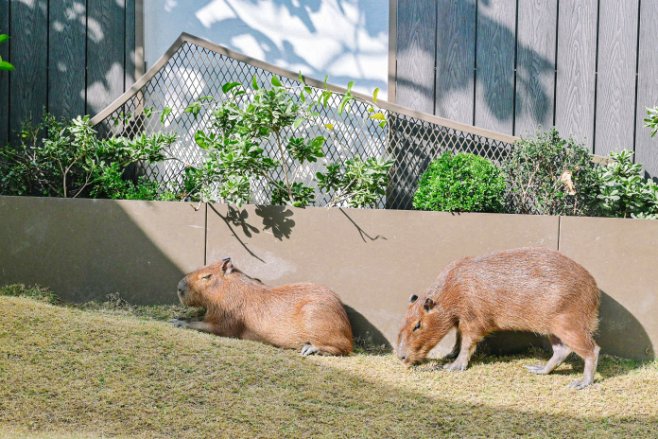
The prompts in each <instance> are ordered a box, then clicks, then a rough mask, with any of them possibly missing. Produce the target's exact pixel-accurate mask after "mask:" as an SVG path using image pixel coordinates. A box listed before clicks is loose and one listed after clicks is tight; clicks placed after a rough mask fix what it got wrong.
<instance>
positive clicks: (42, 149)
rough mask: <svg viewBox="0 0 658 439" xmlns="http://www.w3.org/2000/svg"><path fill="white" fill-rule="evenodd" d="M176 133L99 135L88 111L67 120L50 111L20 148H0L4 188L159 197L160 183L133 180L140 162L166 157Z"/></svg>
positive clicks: (0, 189)
mask: <svg viewBox="0 0 658 439" xmlns="http://www.w3.org/2000/svg"><path fill="white" fill-rule="evenodd" d="M174 140H175V137H174V136H169V135H163V134H156V135H153V136H146V135H141V136H138V137H135V138H134V139H128V138H125V137H111V138H109V139H99V138H98V136H97V135H96V131H95V130H94V128H93V127H92V125H91V122H90V120H89V117H88V116H84V117H77V118H75V119H73V120H72V121H70V122H66V123H62V122H59V121H57V120H56V119H55V118H54V117H52V116H50V115H46V116H45V117H44V120H43V122H42V123H41V124H40V125H39V126H37V127H29V126H28V127H25V128H24V129H23V130H22V132H21V136H20V142H19V144H18V145H16V146H15V147H11V146H7V147H4V148H1V149H0V193H2V194H6V195H37V196H57V197H64V198H67V197H70V198H76V197H87V196H93V197H107V198H132V199H154V198H156V197H158V191H159V188H158V187H156V185H155V184H154V183H149V182H146V181H145V180H139V181H137V182H136V183H134V182H132V181H129V180H127V179H126V178H125V177H126V174H127V172H128V170H129V169H130V168H132V167H134V166H136V165H137V164H138V163H140V162H146V163H154V162H158V161H161V160H164V159H165V158H166V155H165V148H166V147H168V146H169V145H170V144H171V143H172V142H173V141H174Z"/></svg>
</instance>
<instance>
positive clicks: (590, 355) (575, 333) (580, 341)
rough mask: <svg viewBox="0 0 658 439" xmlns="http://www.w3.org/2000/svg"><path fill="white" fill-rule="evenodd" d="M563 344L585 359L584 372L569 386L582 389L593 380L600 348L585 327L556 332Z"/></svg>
mask: <svg viewBox="0 0 658 439" xmlns="http://www.w3.org/2000/svg"><path fill="white" fill-rule="evenodd" d="M558 335H559V337H560V338H561V339H562V341H563V342H564V344H565V345H567V346H568V347H570V348H571V349H572V350H573V351H574V352H575V353H576V354H578V356H579V357H580V358H582V359H583V360H584V361H585V373H584V376H583V379H582V380H577V381H574V382H572V383H571V384H570V385H569V387H572V388H574V389H583V388H585V387H587V386H589V385H590V384H592V383H593V382H594V375H595V374H596V366H597V363H598V360H599V351H600V349H601V348H599V346H598V345H597V344H596V343H595V342H594V338H593V337H592V334H591V333H590V332H589V331H588V330H586V329H579V330H568V331H565V332H564V333H563V334H558Z"/></svg>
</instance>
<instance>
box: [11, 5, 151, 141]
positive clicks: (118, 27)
mask: <svg viewBox="0 0 658 439" xmlns="http://www.w3.org/2000/svg"><path fill="white" fill-rule="evenodd" d="M136 2H137V4H139V0H121V1H115V0H0V33H8V34H10V36H11V39H10V41H9V44H8V45H7V44H5V45H3V46H2V47H1V48H0V55H1V56H2V57H3V59H5V58H7V59H9V61H11V62H12V63H13V64H14V66H15V67H16V70H15V71H13V72H11V73H7V72H1V73H0V144H4V143H5V142H6V141H7V140H8V139H10V138H13V137H15V135H16V132H17V130H18V129H19V128H20V127H21V124H23V123H25V122H28V121H33V122H38V121H39V120H41V116H42V114H43V111H44V110H47V111H49V112H51V113H53V114H55V115H56V116H61V117H73V116H76V115H79V114H85V113H89V114H95V113H96V112H98V111H100V110H101V109H103V108H104V107H105V106H106V105H107V104H109V103H110V102H112V101H113V100H114V99H115V98H117V97H118V96H119V95H121V94H122V93H123V92H124V91H125V90H126V88H127V87H129V86H130V84H132V82H133V81H134V77H135V64H136V55H135V54H136V44H135V35H136V33H135V17H136V16H137V14H136V13H135V7H136V6H135V5H136Z"/></svg>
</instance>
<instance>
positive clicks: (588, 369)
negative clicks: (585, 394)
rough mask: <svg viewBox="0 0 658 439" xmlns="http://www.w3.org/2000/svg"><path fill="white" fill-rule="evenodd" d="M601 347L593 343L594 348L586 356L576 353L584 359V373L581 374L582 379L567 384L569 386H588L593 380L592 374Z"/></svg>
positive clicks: (579, 387)
mask: <svg viewBox="0 0 658 439" xmlns="http://www.w3.org/2000/svg"><path fill="white" fill-rule="evenodd" d="M600 350H601V348H600V347H599V346H597V345H596V344H594V349H593V350H592V352H591V353H590V354H588V355H587V356H583V355H581V354H580V353H578V352H577V351H576V353H578V355H581V357H583V360H585V373H584V374H583V379H582V380H576V381H574V382H572V383H571V384H569V387H571V388H573V389H577V390H580V389H584V388H585V387H587V386H589V385H590V384H592V383H593V382H594V375H595V374H596V366H597V364H598V362H599V351H600Z"/></svg>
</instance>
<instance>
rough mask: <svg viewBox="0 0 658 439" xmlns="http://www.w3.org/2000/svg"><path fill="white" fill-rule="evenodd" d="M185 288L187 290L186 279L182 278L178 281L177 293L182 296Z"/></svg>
mask: <svg viewBox="0 0 658 439" xmlns="http://www.w3.org/2000/svg"><path fill="white" fill-rule="evenodd" d="M186 290H187V281H186V280H185V278H183V279H181V280H180V282H178V295H179V296H184V295H185V291H186Z"/></svg>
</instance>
